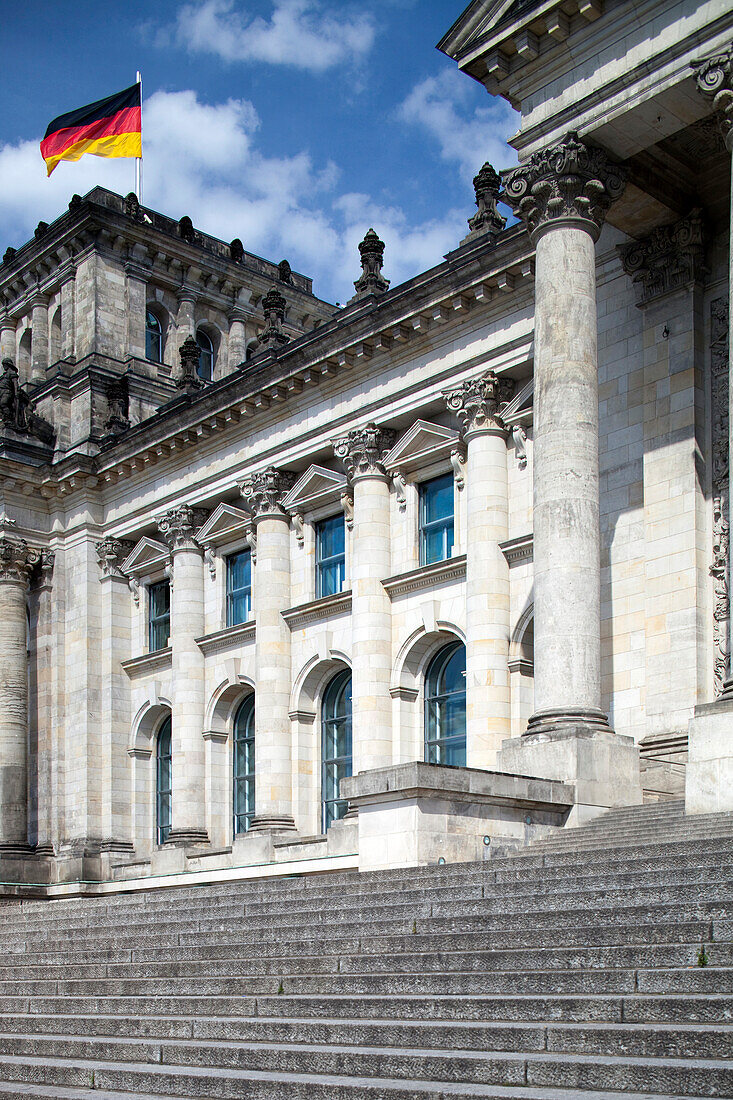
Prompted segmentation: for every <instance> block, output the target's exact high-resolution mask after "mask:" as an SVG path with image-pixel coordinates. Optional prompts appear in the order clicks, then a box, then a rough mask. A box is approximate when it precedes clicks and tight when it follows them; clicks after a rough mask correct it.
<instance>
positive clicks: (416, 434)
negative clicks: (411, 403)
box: [384, 420, 461, 472]
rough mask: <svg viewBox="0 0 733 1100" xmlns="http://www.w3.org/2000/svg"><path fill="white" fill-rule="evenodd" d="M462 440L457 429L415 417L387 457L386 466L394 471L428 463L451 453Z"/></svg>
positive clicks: (415, 467) (414, 467)
mask: <svg viewBox="0 0 733 1100" xmlns="http://www.w3.org/2000/svg"><path fill="white" fill-rule="evenodd" d="M460 441H461V436H460V432H457V431H456V430H455V428H447V427H445V425H444V424H432V423H431V422H430V421H429V420H416V421H415V423H414V424H413V425H412V427H411V428H409V429H408V431H406V432H405V434H404V435H403V436H402V437H401V438H400V439H398V440H397V442H396V443H395V445H394V447H393V448H392V450H391V451H390V452H389V454H388V455H387V457H386V458H385V460H384V465H385V468H386V469H387V470H389V471H391V472H395V471H397V470H412V469H417V468H419V467H420V466H428V465H430V463H431V462H435V461H437V460H438V459H441V458H445V457H446V456H448V455H450V453H451V451H453V450H455V449H456V447H458V445H459V444H460Z"/></svg>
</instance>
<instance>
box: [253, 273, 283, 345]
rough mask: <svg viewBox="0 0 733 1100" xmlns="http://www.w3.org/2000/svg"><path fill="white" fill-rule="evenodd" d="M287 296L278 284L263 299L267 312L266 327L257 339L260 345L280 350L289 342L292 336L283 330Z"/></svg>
mask: <svg viewBox="0 0 733 1100" xmlns="http://www.w3.org/2000/svg"><path fill="white" fill-rule="evenodd" d="M287 304H288V303H287V302H286V301H285V298H284V297H283V295H282V294H281V293H280V291H279V290H278V289H277V287H276V286H271V287H270V289H269V290H268V292H267V294H266V295H265V296H264V298H263V299H262V309H263V311H264V314H265V327H264V328H263V330H262V332H260V334H259V336H258V337H257V339H258V340H259V342H260V346H261V347H263V348H267V349H268V350H269V351H278V350H279V349H280V348H281V347H282V346H283V344H287V342H288V340H289V339H290V337H289V336H288V335H287V333H286V332H284V331H283V322H284V321H285V309H286V307H287Z"/></svg>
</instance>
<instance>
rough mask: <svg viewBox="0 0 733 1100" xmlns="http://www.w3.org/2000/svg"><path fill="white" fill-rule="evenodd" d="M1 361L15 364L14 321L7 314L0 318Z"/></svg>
mask: <svg viewBox="0 0 733 1100" xmlns="http://www.w3.org/2000/svg"><path fill="white" fill-rule="evenodd" d="M3 359H12V360H13V362H15V321H14V320H13V318H12V317H9V316H8V314H7V313H3V314H2V316H0V361H1V360H3Z"/></svg>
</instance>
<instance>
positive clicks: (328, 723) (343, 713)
mask: <svg viewBox="0 0 733 1100" xmlns="http://www.w3.org/2000/svg"><path fill="white" fill-rule="evenodd" d="M351 762H352V757H351V673H350V672H347V671H344V672H339V674H338V676H335V677H334V678H333V680H331V682H330V684H329V685H328V687H327V688H326V690H325V692H324V695H323V704H322V706H321V804H322V828H323V831H324V833H325V832H326V830H327V829H328V827H329V825H330V824H331V822H332V821H337V820H338V819H339V818H340V817H343V816H344V814H345V813H346V811H347V809H348V802H346V801H345V800H343V799H340V798H339V785H340V783H341V780H342V779H344V778H346V776H347V775H351Z"/></svg>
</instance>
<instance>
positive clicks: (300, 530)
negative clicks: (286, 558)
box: [291, 512, 305, 550]
mask: <svg viewBox="0 0 733 1100" xmlns="http://www.w3.org/2000/svg"><path fill="white" fill-rule="evenodd" d="M291 518H292V521H293V529H294V531H295V538H296V541H297V543H298V546H299V547H300V549H301V550H302V549H303V547H304V545H305V521H304V519H303V513H302V512H293V514H292V517H291Z"/></svg>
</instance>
